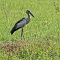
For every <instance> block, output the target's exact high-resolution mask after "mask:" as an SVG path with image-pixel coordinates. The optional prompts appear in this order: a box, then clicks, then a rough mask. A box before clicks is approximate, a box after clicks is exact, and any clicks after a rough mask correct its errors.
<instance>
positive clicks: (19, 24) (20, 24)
mask: <svg viewBox="0 0 60 60" xmlns="http://www.w3.org/2000/svg"><path fill="white" fill-rule="evenodd" d="M26 14H27V15H28V17H24V18H22V19H20V20H19V21H18V22H17V23H16V24H15V25H14V27H13V28H12V30H11V31H10V32H11V35H12V34H13V33H14V32H15V31H16V30H18V29H19V28H21V29H22V31H21V38H22V35H23V27H24V26H25V25H26V24H28V23H29V21H30V20H31V18H30V15H32V17H34V15H33V14H32V13H31V11H29V10H27V11H26Z"/></svg>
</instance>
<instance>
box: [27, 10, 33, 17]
mask: <svg viewBox="0 0 60 60" xmlns="http://www.w3.org/2000/svg"><path fill="white" fill-rule="evenodd" d="M26 13H27V14H31V15H32V17H34V15H33V14H32V13H31V11H29V10H27V11H26Z"/></svg>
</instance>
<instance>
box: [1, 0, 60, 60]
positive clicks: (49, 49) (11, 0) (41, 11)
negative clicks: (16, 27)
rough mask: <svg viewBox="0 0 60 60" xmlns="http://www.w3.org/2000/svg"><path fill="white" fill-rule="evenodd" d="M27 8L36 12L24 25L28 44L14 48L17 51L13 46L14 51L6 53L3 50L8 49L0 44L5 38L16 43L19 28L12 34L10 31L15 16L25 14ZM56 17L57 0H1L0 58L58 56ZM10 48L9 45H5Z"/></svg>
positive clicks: (52, 58) (31, 59) (37, 59)
mask: <svg viewBox="0 0 60 60" xmlns="http://www.w3.org/2000/svg"><path fill="white" fill-rule="evenodd" d="M27 9H29V10H30V11H31V12H32V13H33V15H34V16H35V18H33V17H32V16H31V21H30V23H29V24H27V25H26V26H25V27H24V37H25V41H27V42H28V44H29V45H28V46H25V45H23V46H24V47H22V48H21V49H20V50H18V51H17V53H18V55H17V53H16V52H15V51H16V50H15V51H14V52H15V54H14V53H11V54H10V56H9V54H8V53H5V52H6V50H7V49H4V48H3V49H1V46H3V44H8V42H14V43H15V44H17V42H15V41H19V40H20V41H21V36H20V34H21V29H19V30H18V31H16V32H15V33H14V34H13V35H11V34H10V31H11V29H12V27H13V26H14V24H15V23H16V22H17V21H18V20H20V19H21V18H23V17H27V14H26V13H25V12H26V10H27ZM59 19H60V1H59V0H57V1H56V0H55V1H53V0H26V1H25V0H0V60H7V59H8V56H9V60H28V59H29V60H59V59H60V52H59V48H60V45H59V44H60V41H59V40H60V38H59V37H60V35H59V33H60V27H59V25H60V24H59V23H60V21H59ZM23 42H24V39H23ZM20 43H21V42H20ZM23 44H25V43H23ZM16 47H18V46H16ZM20 47H21V46H19V47H18V48H16V49H19V48H20ZM9 48H11V47H9V46H8V49H9ZM11 49H12V48H11ZM1 51H2V52H1ZM9 53H10V52H9Z"/></svg>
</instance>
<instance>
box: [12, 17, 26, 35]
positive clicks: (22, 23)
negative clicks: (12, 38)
mask: <svg viewBox="0 0 60 60" xmlns="http://www.w3.org/2000/svg"><path fill="white" fill-rule="evenodd" d="M25 25H26V19H25V18H22V19H21V20H19V21H18V22H17V23H16V24H15V25H14V27H13V28H12V30H11V34H13V33H14V31H16V30H18V29H19V28H22V27H24V26H25Z"/></svg>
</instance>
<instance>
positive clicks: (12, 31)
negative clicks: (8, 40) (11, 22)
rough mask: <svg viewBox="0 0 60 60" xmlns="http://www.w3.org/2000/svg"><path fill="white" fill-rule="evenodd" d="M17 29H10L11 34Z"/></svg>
mask: <svg viewBox="0 0 60 60" xmlns="http://www.w3.org/2000/svg"><path fill="white" fill-rule="evenodd" d="M15 31H16V29H15V27H13V28H12V30H11V31H10V33H11V35H12V34H13V33H14V32H15Z"/></svg>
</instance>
